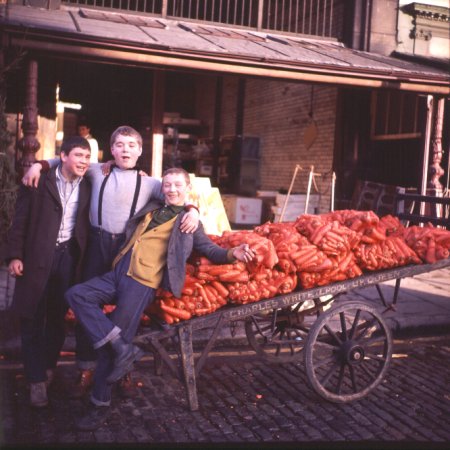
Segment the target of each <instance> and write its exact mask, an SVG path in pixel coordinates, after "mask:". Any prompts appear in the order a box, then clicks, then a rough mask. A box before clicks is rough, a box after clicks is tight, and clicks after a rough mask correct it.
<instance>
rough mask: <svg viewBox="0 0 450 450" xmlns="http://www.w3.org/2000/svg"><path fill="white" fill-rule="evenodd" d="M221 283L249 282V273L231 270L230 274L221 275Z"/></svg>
mask: <svg viewBox="0 0 450 450" xmlns="http://www.w3.org/2000/svg"><path fill="white" fill-rule="evenodd" d="M219 280H220V281H228V282H233V281H243V282H246V281H248V280H249V275H248V272H241V271H240V270H231V271H230V272H228V273H223V274H221V275H219Z"/></svg>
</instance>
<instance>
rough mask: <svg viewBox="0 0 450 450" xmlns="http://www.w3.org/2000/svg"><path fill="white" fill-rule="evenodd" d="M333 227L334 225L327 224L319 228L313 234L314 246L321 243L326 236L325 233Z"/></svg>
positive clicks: (311, 239)
mask: <svg viewBox="0 0 450 450" xmlns="http://www.w3.org/2000/svg"><path fill="white" fill-rule="evenodd" d="M332 225H333V224H332V223H326V224H325V225H322V226H321V227H319V228H317V229H316V230H315V232H314V233H313V235H312V236H311V238H310V241H311V242H312V243H313V244H316V245H317V244H318V243H319V242H320V241H321V239H322V238H323V237H324V236H325V233H326V232H327V231H329V230H330V229H331V227H332Z"/></svg>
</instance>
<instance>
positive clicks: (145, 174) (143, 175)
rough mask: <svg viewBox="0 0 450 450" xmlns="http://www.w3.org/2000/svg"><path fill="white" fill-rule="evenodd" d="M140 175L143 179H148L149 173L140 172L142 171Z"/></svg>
mask: <svg viewBox="0 0 450 450" xmlns="http://www.w3.org/2000/svg"><path fill="white" fill-rule="evenodd" d="M139 175H140V176H141V177H148V173H147V172H144V171H143V170H140V171H139Z"/></svg>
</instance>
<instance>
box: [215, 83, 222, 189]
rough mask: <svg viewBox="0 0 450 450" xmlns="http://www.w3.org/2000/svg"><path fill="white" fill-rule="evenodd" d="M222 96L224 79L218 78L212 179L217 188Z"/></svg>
mask: <svg viewBox="0 0 450 450" xmlns="http://www.w3.org/2000/svg"><path fill="white" fill-rule="evenodd" d="M222 95H223V77H222V75H218V76H217V78H216V101H215V106H214V132H213V173H212V179H213V180H214V182H215V185H216V186H219V154H220V134H221V126H222Z"/></svg>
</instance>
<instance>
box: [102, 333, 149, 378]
mask: <svg viewBox="0 0 450 450" xmlns="http://www.w3.org/2000/svg"><path fill="white" fill-rule="evenodd" d="M111 347H112V349H113V351H114V353H115V358H114V367H113V369H112V371H111V373H110V374H109V376H108V378H107V379H106V381H107V382H108V383H109V384H112V383H115V382H116V381H118V380H120V379H121V378H122V377H123V376H124V375H125V374H127V373H128V372H130V370H131V368H132V366H133V363H134V362H135V361H137V360H139V359H141V358H142V355H143V354H144V352H143V351H142V350H141V349H140V348H139V347H136V346H135V345H133V344H128V343H127V342H125V341H124V340H123V339H122V338H121V337H120V336H119V337H118V338H117V339H115V340H114V341H111Z"/></svg>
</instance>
